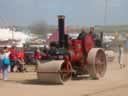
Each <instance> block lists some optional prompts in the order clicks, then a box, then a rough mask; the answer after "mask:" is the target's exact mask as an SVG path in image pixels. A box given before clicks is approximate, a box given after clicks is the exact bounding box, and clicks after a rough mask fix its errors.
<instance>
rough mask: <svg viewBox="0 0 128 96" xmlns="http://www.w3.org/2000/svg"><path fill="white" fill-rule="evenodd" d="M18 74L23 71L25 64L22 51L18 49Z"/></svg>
mask: <svg viewBox="0 0 128 96" xmlns="http://www.w3.org/2000/svg"><path fill="white" fill-rule="evenodd" d="M17 71H19V72H23V71H25V62H24V49H23V48H20V50H19V52H18V70H17Z"/></svg>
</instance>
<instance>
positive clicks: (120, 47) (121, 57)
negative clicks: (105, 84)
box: [118, 44, 125, 69]
mask: <svg viewBox="0 0 128 96" xmlns="http://www.w3.org/2000/svg"><path fill="white" fill-rule="evenodd" d="M123 51H124V49H123V46H122V44H120V45H119V55H118V62H119V64H120V69H122V68H123V67H125V65H124V62H123V57H124V52H123Z"/></svg>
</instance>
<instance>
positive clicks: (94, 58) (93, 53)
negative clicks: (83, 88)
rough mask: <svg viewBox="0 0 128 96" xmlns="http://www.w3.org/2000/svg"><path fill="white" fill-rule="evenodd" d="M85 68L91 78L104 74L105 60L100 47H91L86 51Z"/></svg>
mask: <svg viewBox="0 0 128 96" xmlns="http://www.w3.org/2000/svg"><path fill="white" fill-rule="evenodd" d="M87 62H88V64H87V70H88V72H89V75H90V76H91V77H92V78H93V79H100V78H101V77H103V76H104V75H105V72H106V68H107V61H106V56H105V52H104V50H103V49H102V48H92V49H91V50H90V51H89V53H88V58H87Z"/></svg>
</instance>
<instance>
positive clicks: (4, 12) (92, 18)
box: [0, 0, 128, 26]
mask: <svg viewBox="0 0 128 96" xmlns="http://www.w3.org/2000/svg"><path fill="white" fill-rule="evenodd" d="M127 9H128V0H108V9H107V24H108V25H112V24H115V25H118V24H128V12H127ZM104 10H105V0H0V23H5V24H16V25H29V24H31V23H33V22H36V21H41V20H42V21H43V20H44V21H46V22H47V23H48V24H50V25H56V24H57V15H59V14H63V15H65V16H66V24H67V25H80V26H83V25H87V26H88V25H103V24H104V13H105V12H104Z"/></svg>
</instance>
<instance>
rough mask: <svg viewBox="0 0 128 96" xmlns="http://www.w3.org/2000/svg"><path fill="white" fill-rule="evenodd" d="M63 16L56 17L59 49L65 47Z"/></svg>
mask: <svg viewBox="0 0 128 96" xmlns="http://www.w3.org/2000/svg"><path fill="white" fill-rule="evenodd" d="M64 20H65V16H64V15H59V16H58V28H59V29H58V31H59V47H60V48H64V45H65V34H64V25H65V22H64Z"/></svg>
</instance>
